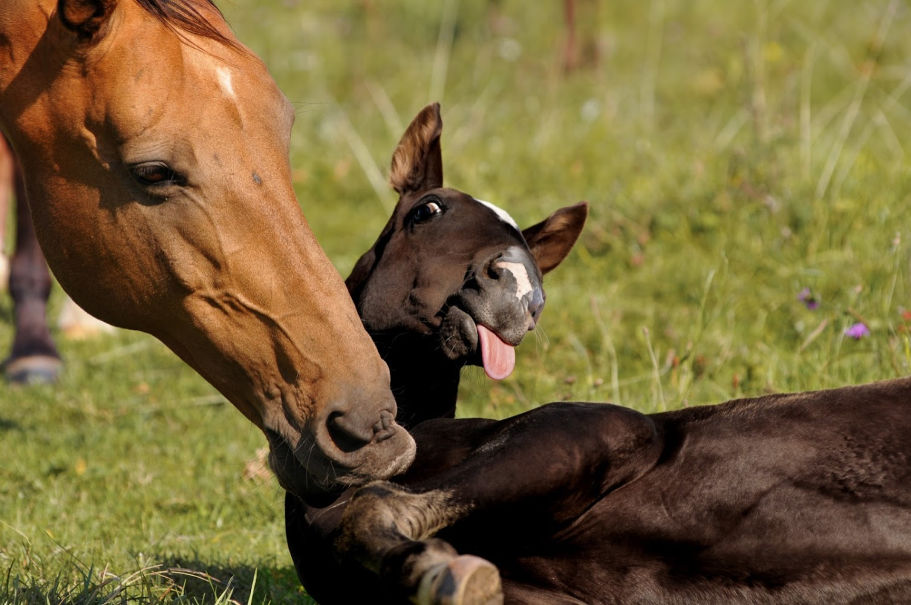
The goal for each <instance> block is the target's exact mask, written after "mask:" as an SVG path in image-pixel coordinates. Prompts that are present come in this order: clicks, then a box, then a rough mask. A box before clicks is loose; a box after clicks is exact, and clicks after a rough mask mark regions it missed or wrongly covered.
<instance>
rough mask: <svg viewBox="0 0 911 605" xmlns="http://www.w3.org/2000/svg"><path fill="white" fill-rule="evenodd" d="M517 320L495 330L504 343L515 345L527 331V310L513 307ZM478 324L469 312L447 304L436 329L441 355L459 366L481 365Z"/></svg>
mask: <svg viewBox="0 0 911 605" xmlns="http://www.w3.org/2000/svg"><path fill="white" fill-rule="evenodd" d="M515 315H516V320H515V321H513V322H509V325H507V326H500V327H498V328H497V329H496V330H494V332H495V333H496V334H497V336H498V337H499V338H500V339H501V340H503V341H504V342H505V343H507V344H509V345H511V346H513V347H515V346H518V344H519V343H520V342H522V338H523V337H524V336H525V334H527V333H528V330H529V327H528V321H527V318H526V315H527V313H525V312H524V309H518V308H517V309H516V312H515ZM478 323H480V322H479V321H476V320H475V317H474V316H473V315H472V314H470V313H469V312H468V311H465V310H464V309H461V308H459V307H457V306H455V305H453V306H451V307H449V309H447V311H446V313H445V314H444V316H443V321H442V322H441V323H440V328H439V343H440V349H441V350H442V352H443V354H444V355H445V356H446V357H447V358H448V359H449V360H450V361H453V362H457V363H459V364H461V365H473V366H483V365H484V364H483V361H482V359H481V346H480V339H479V337H478Z"/></svg>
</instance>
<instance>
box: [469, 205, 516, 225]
mask: <svg viewBox="0 0 911 605" xmlns="http://www.w3.org/2000/svg"><path fill="white" fill-rule="evenodd" d="M473 199H474V201H476V202H478V203H479V204H483V205H485V206H487V207H488V208H490V209H491V210H493V211H494V213H495V214H496V215H497V216H499V217H500V220H501V221H503V222H504V223H507V224H509V225H512V226H513V227H515V228H516V231H521V229H519V224H518V223H516V220H515V219H514V218H512V217H511V216H509V213H508V212H506V211H505V210H503V209H502V208H500V207H499V206H495V205H493V204H491V203H490V202H485V201H484V200H479V199H478V198H473Z"/></svg>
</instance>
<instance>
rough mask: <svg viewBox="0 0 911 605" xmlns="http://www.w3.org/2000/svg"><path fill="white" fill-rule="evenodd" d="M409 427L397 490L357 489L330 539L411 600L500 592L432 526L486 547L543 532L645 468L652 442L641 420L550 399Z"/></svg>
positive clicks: (484, 567)
mask: <svg viewBox="0 0 911 605" xmlns="http://www.w3.org/2000/svg"><path fill="white" fill-rule="evenodd" d="M466 423H467V424H466ZM465 427H467V428H468V431H465V430H463V429H464V428H465ZM460 431H461V435H459V433H460ZM414 436H415V439H416V441H417V443H418V460H417V462H416V466H415V468H413V469H412V470H411V471H409V474H408V475H406V476H405V477H403V478H402V482H403V483H405V484H406V485H407V487H402V486H400V485H395V484H392V483H388V482H381V483H374V484H371V485H367V486H365V487H364V488H361V489H359V490H357V491H356V492H355V494H354V496H353V497H352V498H351V500H350V502H349V503H348V506H347V508H346V509H345V512H344V513H343V515H342V519H341V522H340V523H339V526H338V529H337V533H336V538H335V540H334V544H335V548H336V550H337V552H338V553H339V554H340V555H341V557H342V558H343V559H345V560H349V561H352V560H353V561H357V562H358V563H359V564H360V565H362V566H364V567H366V568H368V569H370V570H372V571H373V572H374V573H376V574H379V575H380V577H382V578H386V579H390V580H392V581H394V582H397V583H398V584H399V585H400V586H401V587H402V588H403V589H405V591H406V592H407V593H408V594H409V595H410V596H411V598H412V599H413V600H415V601H417V602H419V603H474V602H484V601H479V600H478V596H479V595H477V594H475V593H476V592H477V593H481V594H480V596H481V597H482V598H483V597H484V596H487V595H489V598H490V599H497V598H502V594H501V593H500V590H501V588H500V582H499V577H498V574H496V573H495V571H496V570H495V568H492V565H491V564H490V563H487V562H486V561H484V560H483V559H478V558H477V557H468V556H466V555H462V556H459V555H458V554H457V553H456V552H455V550H454V549H453V548H452V547H451V546H450V545H449V544H447V543H446V542H444V541H442V540H439V539H437V538H433V537H432V536H434V535H435V534H437V533H438V532H439V531H441V530H443V529H445V528H447V527H450V526H452V525H454V524H456V523H466V522H467V523H468V524H469V526H470V528H469V526H465V525H460V529H459V530H458V531H459V532H462V530H463V529H464V530H466V531H470V532H471V533H472V534H473V535H475V536H479V537H480V538H479V540H480V541H481V542H485V543H487V544H488V545H490V544H493V543H498V542H499V543H501V544H502V543H506V544H509V543H512V542H513V540H521V539H522V538H523V537H526V538H527V537H528V534H529V533H531V534H533V535H534V536H535V537H536V538H543V539H544V540H545V541H546V540H547V539H548V537H550V536H553V535H555V534H556V533H557V532H558V531H559V530H560V529H561V528H564V527H566V526H567V525H568V524H569V523H571V522H572V520H574V519H576V518H577V517H578V516H579V515H580V514H582V513H583V512H584V511H585V510H587V509H588V508H589V507H590V506H591V504H592V503H593V502H595V501H597V499H598V498H600V497H601V496H603V494H604V493H606V492H607V491H608V490H609V489H611V488H613V487H616V486H618V485H622V484H624V483H626V482H628V481H631V480H633V479H635V478H636V477H638V476H640V475H641V474H643V473H644V472H646V471H647V470H648V469H649V468H651V467H652V466H653V465H654V464H655V462H656V461H657V460H658V457H659V455H660V451H661V441H660V439H659V437H658V434H657V432H656V429H655V425H654V423H653V422H652V420H651V419H649V418H648V417H646V416H644V415H642V414H639V413H638V412H635V411H632V410H629V409H626V408H621V407H617V406H611V405H606V404H551V405H548V406H544V407H541V408H538V409H535V410H532V411H531V412H527V413H525V414H521V415H519V416H515V417H513V418H509V419H507V420H503V421H500V422H490V423H486V424H479V423H477V422H476V421H471V420H469V421H460V420H438V421H430V422H426V423H423V424H422V425H418V426H417V427H415V429H414ZM435 448H436V450H435ZM441 451H442V454H441V453H440V452H441ZM453 451H461V452H463V453H462V454H461V455H460V459H458V460H454V459H453V458H452V456H451V452H453ZM441 463H442V465H445V466H443V468H440V465H441ZM472 524H473V525H472ZM489 602H495V601H493V600H491V601H489Z"/></svg>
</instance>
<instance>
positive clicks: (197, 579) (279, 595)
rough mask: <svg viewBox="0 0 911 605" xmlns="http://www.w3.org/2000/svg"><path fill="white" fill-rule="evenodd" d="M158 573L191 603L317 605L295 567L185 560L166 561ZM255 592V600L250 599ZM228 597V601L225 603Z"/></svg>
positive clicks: (171, 559) (173, 559) (169, 558)
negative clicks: (305, 590)
mask: <svg viewBox="0 0 911 605" xmlns="http://www.w3.org/2000/svg"><path fill="white" fill-rule="evenodd" d="M163 561H164V563H163V564H162V566H161V568H159V570H158V573H159V574H160V575H161V578H162V580H164V581H166V582H168V583H170V584H173V585H174V586H179V587H180V590H179V593H180V594H181V595H182V596H184V597H186V598H187V599H189V600H190V601H191V602H194V603H195V602H201V603H202V602H206V603H207V602H210V601H211V599H212V598H213V596H214V597H216V598H218V597H219V596H221V598H222V599H224V600H223V601H219V602H232V601H236V602H238V603H275V604H280V603H288V604H290V603H300V604H303V605H308V604H315V603H316V601H314V600H313V599H311V598H310V597H309V596H307V594H306V592H304V589H303V588H302V587H301V585H300V581H299V580H298V579H297V573H296V572H295V571H294V567H292V566H290V565H289V566H287V567H278V568H272V567H260V568H253V567H250V566H248V565H221V564H213V563H208V562H205V561H199V560H196V559H187V558H183V557H166V558H164V559H163ZM251 590H252V598H251ZM225 596H228V597H229V598H227V599H225Z"/></svg>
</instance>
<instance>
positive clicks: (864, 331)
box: [845, 322, 870, 340]
mask: <svg viewBox="0 0 911 605" xmlns="http://www.w3.org/2000/svg"><path fill="white" fill-rule="evenodd" d="M869 335H870V328H868V327H867V326H866V325H865V324H864V323H863V322H857V323H856V324H852V325H851V327H849V328H846V329H845V336H850V337H851V338H853V339H854V340H860V339H861V338H863V337H864V336H869Z"/></svg>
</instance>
